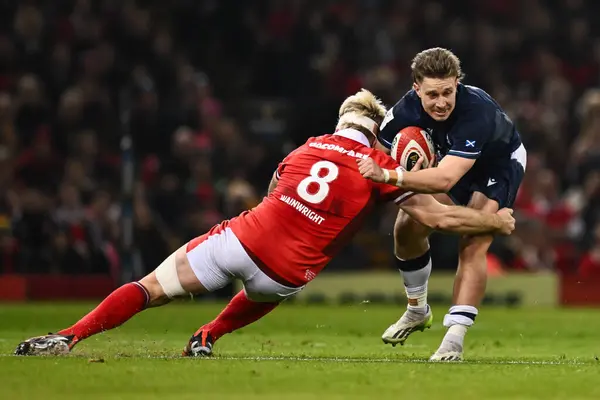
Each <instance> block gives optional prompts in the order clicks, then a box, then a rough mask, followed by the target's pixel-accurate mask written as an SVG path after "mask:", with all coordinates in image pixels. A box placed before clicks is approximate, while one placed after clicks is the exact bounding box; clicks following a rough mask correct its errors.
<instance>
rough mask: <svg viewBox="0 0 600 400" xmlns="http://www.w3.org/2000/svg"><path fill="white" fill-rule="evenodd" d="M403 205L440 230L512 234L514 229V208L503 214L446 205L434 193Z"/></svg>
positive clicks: (408, 211)
mask: <svg viewBox="0 0 600 400" xmlns="http://www.w3.org/2000/svg"><path fill="white" fill-rule="evenodd" d="M400 208H401V209H402V210H403V211H404V212H406V213H407V214H408V215H410V216H411V217H412V218H413V219H415V220H416V221H418V222H419V223H421V224H423V225H425V226H427V227H429V228H431V229H435V230H438V231H442V232H451V233H459V234H462V235H477V234H482V233H502V234H505V235H506V234H510V233H511V232H512V230H513V229H514V222H515V220H514V218H512V216H511V214H512V211H509V212H507V211H505V212H504V214H503V215H502V216H501V215H500V214H492V213H489V212H484V211H478V210H474V209H472V208H466V207H459V206H446V205H443V204H441V203H440V202H438V201H437V200H436V199H435V198H434V197H433V196H430V195H426V194H420V195H415V196H413V197H411V198H410V199H407V200H406V201H404V202H403V203H402V204H400Z"/></svg>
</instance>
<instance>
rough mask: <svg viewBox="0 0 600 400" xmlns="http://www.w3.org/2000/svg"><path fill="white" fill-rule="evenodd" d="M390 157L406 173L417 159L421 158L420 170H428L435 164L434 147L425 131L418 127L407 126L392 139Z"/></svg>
mask: <svg viewBox="0 0 600 400" xmlns="http://www.w3.org/2000/svg"><path fill="white" fill-rule="evenodd" d="M391 156H392V158H393V159H394V160H396V161H397V162H398V164H400V165H402V166H403V167H404V168H406V170H407V171H410V170H411V169H412V168H413V167H414V166H415V164H416V163H417V161H418V160H419V158H423V165H422V166H421V168H429V167H431V166H433V164H434V163H435V147H434V146H433V141H432V140H431V137H430V136H429V134H428V133H427V132H426V131H425V130H423V129H421V128H419V127H418V126H407V127H406V128H404V129H402V130H401V131H400V132H398V134H397V135H396V137H395V138H394V141H393V142H392V148H391Z"/></svg>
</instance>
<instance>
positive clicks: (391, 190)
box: [371, 150, 415, 204]
mask: <svg viewBox="0 0 600 400" xmlns="http://www.w3.org/2000/svg"><path fill="white" fill-rule="evenodd" d="M371 157H372V158H373V160H374V161H375V162H376V163H377V164H379V166H380V167H381V168H385V169H395V170H403V171H404V168H402V167H401V166H400V164H398V163H397V162H396V161H395V160H394V159H393V158H392V157H389V156H388V155H386V154H383V153H382V152H380V151H377V150H374V151H373V153H371ZM374 185H375V189H376V190H377V192H378V194H379V199H380V200H381V201H384V202H388V201H393V202H394V203H396V204H400V203H402V202H403V201H405V200H407V199H409V198H411V197H412V196H414V195H415V193H413V192H410V191H407V190H406V189H402V188H399V187H398V186H395V185H388V184H386V183H375V184H374Z"/></svg>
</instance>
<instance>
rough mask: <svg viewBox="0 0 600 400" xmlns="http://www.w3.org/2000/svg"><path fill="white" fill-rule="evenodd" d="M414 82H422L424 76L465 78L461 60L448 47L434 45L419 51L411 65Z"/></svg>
mask: <svg viewBox="0 0 600 400" xmlns="http://www.w3.org/2000/svg"><path fill="white" fill-rule="evenodd" d="M410 69H411V70H412V78H413V82H416V83H421V82H423V79H424V78H437V79H445V78H455V77H456V78H458V79H462V78H463V76H464V75H463V72H462V70H461V68H460V60H459V59H458V57H457V56H456V55H455V54H454V53H453V52H451V51H450V50H448V49H444V48H441V47H434V48H432V49H427V50H423V51H422V52H420V53H418V54H417V55H416V56H415V58H413V60H412V64H411V65H410Z"/></svg>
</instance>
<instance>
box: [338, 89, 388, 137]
mask: <svg viewBox="0 0 600 400" xmlns="http://www.w3.org/2000/svg"><path fill="white" fill-rule="evenodd" d="M386 111H387V110H386V108H385V106H384V105H383V103H382V102H381V100H379V99H378V98H377V97H375V95H374V94H373V93H371V92H370V91H368V90H366V89H361V90H360V91H359V92H357V93H356V94H353V95H352V96H350V97H348V98H347V99H346V100H344V102H343V103H342V105H341V106H340V111H339V121H338V125H337V129H344V128H353V129H357V130H359V131H361V132H362V133H364V134H366V135H368V134H373V135H375V136H376V135H377V130H378V128H379V126H380V125H381V123H382V122H383V119H384V118H385V113H386Z"/></svg>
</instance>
